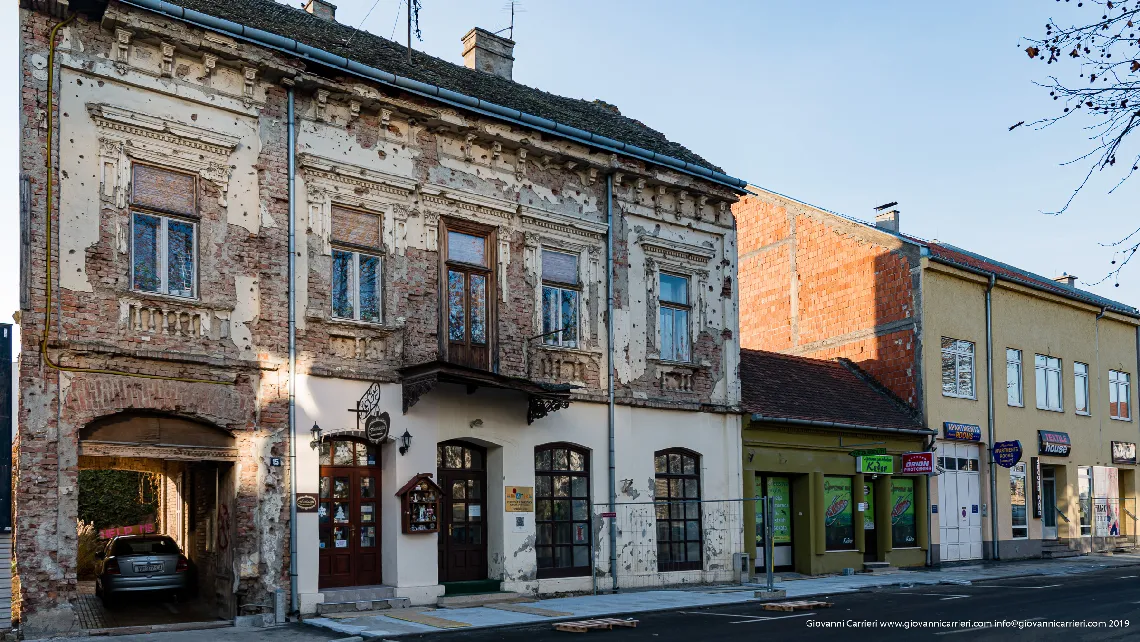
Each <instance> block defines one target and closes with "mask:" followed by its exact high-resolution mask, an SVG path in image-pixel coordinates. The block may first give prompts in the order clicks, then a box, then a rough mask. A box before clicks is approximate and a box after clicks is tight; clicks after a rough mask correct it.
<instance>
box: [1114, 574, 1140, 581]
mask: <svg viewBox="0 0 1140 642" xmlns="http://www.w3.org/2000/svg"><path fill="white" fill-rule="evenodd" d="M1134 577H1140V575H1123V576H1121V577H1118V578H1116V579H1118V580H1130V579H1132V578H1134Z"/></svg>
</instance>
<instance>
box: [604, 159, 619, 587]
mask: <svg viewBox="0 0 1140 642" xmlns="http://www.w3.org/2000/svg"><path fill="white" fill-rule="evenodd" d="M606 370H607V371H608V372H607V375H606V379H607V382H608V385H607V387H608V389H609V432H610V512H611V513H616V512H617V460H616V455H615V446H614V444H615V441H616V440H615V438H614V432H615V425H614V175H613V174H612V173H610V174H606ZM616 526H617V518H616V517H612V518H610V529H609V533H610V577H611V579H612V580H613V590H614V591H617V588H618V571H617V528H616Z"/></svg>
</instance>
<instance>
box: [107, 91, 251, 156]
mask: <svg viewBox="0 0 1140 642" xmlns="http://www.w3.org/2000/svg"><path fill="white" fill-rule="evenodd" d="M87 113H89V114H91V118H92V119H93V120H94V121H95V125H96V127H99V128H100V129H103V130H107V131H113V132H120V133H122V134H124V135H127V136H135V137H141V138H149V139H152V140H157V141H160V142H163V143H167V144H170V145H177V146H179V147H186V148H189V149H196V150H199V151H202V152H206V153H207V154H211V155H214V156H221V157H226V158H228V157H229V155H230V154H232V153H233V151H234V150H235V149H237V146H238V143H239V142H241V139H240V138H238V137H237V136H230V135H228V134H222V133H220V132H215V131H211V130H209V129H202V128H201V127H194V126H192V125H185V124H182V123H179V122H176V121H173V120H169V119H165V118H158V117H155V116H151V115H148V114H142V113H139V112H136V111H131V110H129V109H124V108H122V107H115V106H112V105H107V104H100V103H88V104H87Z"/></svg>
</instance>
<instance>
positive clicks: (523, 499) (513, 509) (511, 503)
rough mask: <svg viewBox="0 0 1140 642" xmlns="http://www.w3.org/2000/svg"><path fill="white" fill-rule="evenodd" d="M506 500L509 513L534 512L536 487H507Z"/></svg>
mask: <svg viewBox="0 0 1140 642" xmlns="http://www.w3.org/2000/svg"><path fill="white" fill-rule="evenodd" d="M505 499H506V507H507V508H506V511H507V512H508V513H533V512H534V486H507V487H506V493H505Z"/></svg>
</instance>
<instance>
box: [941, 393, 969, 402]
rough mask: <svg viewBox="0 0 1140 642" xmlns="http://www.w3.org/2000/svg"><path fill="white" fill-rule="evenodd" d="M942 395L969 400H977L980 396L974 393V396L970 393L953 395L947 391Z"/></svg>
mask: <svg viewBox="0 0 1140 642" xmlns="http://www.w3.org/2000/svg"><path fill="white" fill-rule="evenodd" d="M942 396H943V397H949V398H950V399H966V400H969V401H977V400H978V396H977V395H972V396H968V395H951V394H947V393H945V392H944V393H942Z"/></svg>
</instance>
